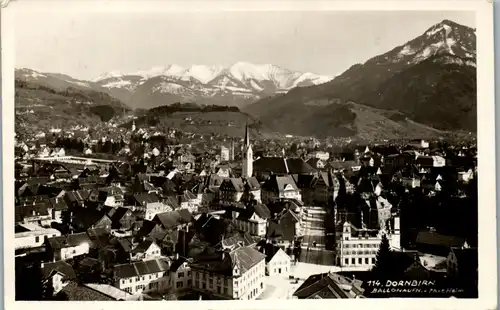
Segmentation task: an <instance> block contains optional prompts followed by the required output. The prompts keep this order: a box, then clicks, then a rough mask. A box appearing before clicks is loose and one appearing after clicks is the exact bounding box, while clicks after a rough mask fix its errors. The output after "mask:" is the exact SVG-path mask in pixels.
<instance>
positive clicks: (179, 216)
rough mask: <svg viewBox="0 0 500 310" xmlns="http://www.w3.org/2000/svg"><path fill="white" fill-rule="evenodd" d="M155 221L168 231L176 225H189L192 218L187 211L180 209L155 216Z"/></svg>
mask: <svg viewBox="0 0 500 310" xmlns="http://www.w3.org/2000/svg"><path fill="white" fill-rule="evenodd" d="M155 219H156V221H158V222H159V223H161V224H162V225H163V227H165V228H167V229H170V228H174V227H177V226H178V225H182V224H188V223H191V222H192V221H193V219H194V218H193V216H192V215H191V213H190V212H189V211H188V210H186V209H180V210H175V211H170V212H164V213H159V214H156V215H155ZM155 219H154V220H155Z"/></svg>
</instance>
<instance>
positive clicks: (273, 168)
mask: <svg viewBox="0 0 500 310" xmlns="http://www.w3.org/2000/svg"><path fill="white" fill-rule="evenodd" d="M253 167H254V171H256V172H261V173H269V172H272V173H274V174H279V175H283V174H310V173H313V172H315V171H316V170H315V169H314V168H313V167H311V166H310V165H309V164H307V163H306V162H305V161H304V160H303V159H302V158H283V157H261V158H259V159H257V160H256V161H255V162H254V163H253Z"/></svg>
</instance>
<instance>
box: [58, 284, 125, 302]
mask: <svg viewBox="0 0 500 310" xmlns="http://www.w3.org/2000/svg"><path fill="white" fill-rule="evenodd" d="M59 294H61V295H63V296H64V297H65V298H67V300H69V301H92V302H95V301H111V300H116V299H114V298H112V297H110V296H108V295H106V294H103V293H101V292H99V291H97V290H95V289H92V288H91V287H88V286H86V285H80V284H78V283H77V282H76V281H70V282H69V283H68V284H67V285H66V286H64V288H63V289H62V291H61V292H59Z"/></svg>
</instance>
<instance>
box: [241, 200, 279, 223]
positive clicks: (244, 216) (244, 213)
mask: <svg viewBox="0 0 500 310" xmlns="http://www.w3.org/2000/svg"><path fill="white" fill-rule="evenodd" d="M254 213H255V214H257V215H258V216H259V217H261V218H263V219H265V220H267V219H270V218H271V212H270V211H269V209H268V208H267V206H266V205H265V204H255V205H250V206H247V207H246V208H245V209H243V210H241V211H240V212H239V215H238V217H237V218H238V219H240V220H249V219H250V218H251V217H252V215H253V214H254Z"/></svg>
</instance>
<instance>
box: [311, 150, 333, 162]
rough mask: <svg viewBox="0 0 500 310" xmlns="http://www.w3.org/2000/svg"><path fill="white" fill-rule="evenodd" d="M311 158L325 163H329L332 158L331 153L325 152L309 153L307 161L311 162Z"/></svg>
mask: <svg viewBox="0 0 500 310" xmlns="http://www.w3.org/2000/svg"><path fill="white" fill-rule="evenodd" d="M311 158H317V159H321V160H323V161H327V160H328V159H329V158H330V153H328V152H323V151H314V152H311V153H308V154H307V156H306V159H307V160H309V159H311Z"/></svg>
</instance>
